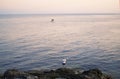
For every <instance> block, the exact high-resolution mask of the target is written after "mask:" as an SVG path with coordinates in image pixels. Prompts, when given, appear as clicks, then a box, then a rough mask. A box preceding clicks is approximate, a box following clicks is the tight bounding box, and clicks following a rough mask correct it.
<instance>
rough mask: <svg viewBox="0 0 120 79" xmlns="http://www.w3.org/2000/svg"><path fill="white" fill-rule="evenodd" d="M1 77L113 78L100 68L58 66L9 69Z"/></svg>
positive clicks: (48, 78)
mask: <svg viewBox="0 0 120 79" xmlns="http://www.w3.org/2000/svg"><path fill="white" fill-rule="evenodd" d="M0 79H112V77H111V76H109V75H106V74H104V73H102V72H101V71H100V70H99V69H90V70H88V71H83V72H81V71H80V70H76V69H71V68H58V69H56V70H30V71H20V70H17V69H9V70H7V71H5V72H4V74H3V75H0Z"/></svg>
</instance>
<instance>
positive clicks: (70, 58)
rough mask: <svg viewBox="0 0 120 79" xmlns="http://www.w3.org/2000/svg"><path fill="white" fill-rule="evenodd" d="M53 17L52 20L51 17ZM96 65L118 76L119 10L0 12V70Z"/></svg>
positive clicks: (115, 76)
mask: <svg viewBox="0 0 120 79" xmlns="http://www.w3.org/2000/svg"><path fill="white" fill-rule="evenodd" d="M51 19H54V21H51ZM64 58H65V59H67V62H66V65H65V67H68V68H79V69H81V70H88V69H92V68H99V69H100V70H102V71H103V72H104V73H107V74H109V75H112V77H113V78H114V79H120V15H119V14H116V15H115V14H1V15H0V72H1V73H2V72H4V71H5V70H7V69H12V68H16V69H19V70H41V69H56V68H61V67H63V66H62V59H64Z"/></svg>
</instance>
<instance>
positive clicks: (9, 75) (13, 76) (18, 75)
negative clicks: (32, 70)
mask: <svg viewBox="0 0 120 79" xmlns="http://www.w3.org/2000/svg"><path fill="white" fill-rule="evenodd" d="M4 79H38V78H37V77H36V76H32V75H30V74H28V73H25V72H23V71H19V70H17V69H9V70H7V71H6V72H5V73H4Z"/></svg>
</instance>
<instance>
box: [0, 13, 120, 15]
mask: <svg viewBox="0 0 120 79" xmlns="http://www.w3.org/2000/svg"><path fill="white" fill-rule="evenodd" d="M17 14H18V15H19V14H20V15H22V14H23V15H24V14H26V15H27V14H28V15H120V13H0V15H17Z"/></svg>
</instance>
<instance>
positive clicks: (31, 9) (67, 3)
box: [0, 0, 120, 14]
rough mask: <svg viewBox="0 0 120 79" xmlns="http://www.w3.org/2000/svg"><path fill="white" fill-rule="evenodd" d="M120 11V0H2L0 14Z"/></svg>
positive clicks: (0, 0) (0, 1)
mask: <svg viewBox="0 0 120 79" xmlns="http://www.w3.org/2000/svg"><path fill="white" fill-rule="evenodd" d="M83 13H120V5H119V0H102V1H101V0H91V1H88V0H0V14H83Z"/></svg>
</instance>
